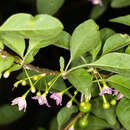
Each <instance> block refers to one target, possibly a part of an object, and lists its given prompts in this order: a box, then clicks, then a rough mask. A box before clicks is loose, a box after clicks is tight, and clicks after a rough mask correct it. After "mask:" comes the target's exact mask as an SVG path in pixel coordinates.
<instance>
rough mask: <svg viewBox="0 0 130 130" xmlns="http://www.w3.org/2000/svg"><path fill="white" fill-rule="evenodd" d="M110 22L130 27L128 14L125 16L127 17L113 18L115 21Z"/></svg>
mask: <svg viewBox="0 0 130 130" xmlns="http://www.w3.org/2000/svg"><path fill="white" fill-rule="evenodd" d="M129 2H130V1H129ZM110 21H111V22H116V23H120V24H125V25H128V26H130V15H129V14H128V15H125V16H120V17H117V18H113V19H110Z"/></svg>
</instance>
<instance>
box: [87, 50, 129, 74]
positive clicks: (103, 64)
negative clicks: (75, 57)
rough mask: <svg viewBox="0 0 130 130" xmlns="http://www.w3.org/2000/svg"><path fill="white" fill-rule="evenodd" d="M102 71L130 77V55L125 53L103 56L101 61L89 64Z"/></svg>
mask: <svg viewBox="0 0 130 130" xmlns="http://www.w3.org/2000/svg"><path fill="white" fill-rule="evenodd" d="M87 66H93V67H96V68H100V69H102V70H106V71H111V72H115V73H121V74H124V75H127V76H128V75H130V55H128V54H125V53H116V52H114V53H109V54H106V55H104V56H102V57H101V58H100V59H99V60H97V61H95V62H93V63H90V64H88V65H87Z"/></svg>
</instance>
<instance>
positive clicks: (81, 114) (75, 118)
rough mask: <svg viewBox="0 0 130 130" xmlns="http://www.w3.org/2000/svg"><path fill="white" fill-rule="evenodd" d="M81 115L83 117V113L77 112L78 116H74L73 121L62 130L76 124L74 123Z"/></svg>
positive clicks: (66, 129)
mask: <svg viewBox="0 0 130 130" xmlns="http://www.w3.org/2000/svg"><path fill="white" fill-rule="evenodd" d="M83 115H84V113H83V112H79V113H78V115H76V116H75V117H74V119H73V120H72V121H71V122H70V123H69V124H68V125H67V126H66V127H65V128H64V129H63V130H68V129H69V128H70V127H71V126H72V125H73V123H74V122H76V121H77V120H78V119H79V118H80V117H82V116H83Z"/></svg>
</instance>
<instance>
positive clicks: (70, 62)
mask: <svg viewBox="0 0 130 130" xmlns="http://www.w3.org/2000/svg"><path fill="white" fill-rule="evenodd" d="M71 61H72V60H71V58H70V60H69V62H68V64H67V66H66V68H65V72H66V71H67V69H68V68H69V66H70V63H71Z"/></svg>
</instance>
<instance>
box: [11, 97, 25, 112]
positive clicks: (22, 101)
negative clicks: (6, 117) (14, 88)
mask: <svg viewBox="0 0 130 130" xmlns="http://www.w3.org/2000/svg"><path fill="white" fill-rule="evenodd" d="M16 104H18V107H19V111H21V110H23V109H24V112H25V111H26V107H27V102H26V100H25V97H24V96H23V97H17V98H15V99H14V100H13V101H12V104H11V105H16Z"/></svg>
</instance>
